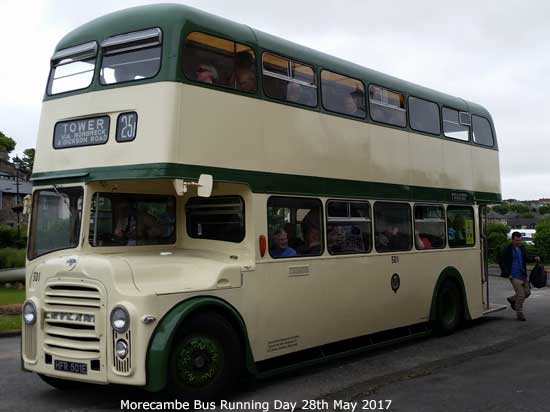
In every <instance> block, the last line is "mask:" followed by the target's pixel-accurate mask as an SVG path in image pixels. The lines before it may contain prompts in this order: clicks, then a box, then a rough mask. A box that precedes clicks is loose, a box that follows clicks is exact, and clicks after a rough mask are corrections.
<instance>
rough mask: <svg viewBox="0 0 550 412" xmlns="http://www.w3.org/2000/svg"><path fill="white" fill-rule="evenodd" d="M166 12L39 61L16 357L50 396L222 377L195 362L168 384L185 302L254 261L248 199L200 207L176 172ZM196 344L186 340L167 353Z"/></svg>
mask: <svg viewBox="0 0 550 412" xmlns="http://www.w3.org/2000/svg"><path fill="white" fill-rule="evenodd" d="M176 7H180V6H170V5H163V6H154V7H151V8H150V9H149V11H150V13H144V12H143V9H142V8H136V9H130V10H126V11H122V12H117V13H113V14H111V15H108V16H105V17H102V18H99V19H96V20H94V21H92V22H90V23H88V24H86V25H84V26H82V27H81V28H79V29H77V30H75V31H74V32H73V33H70V34H69V35H67V36H66V37H65V38H64V39H63V40H62V41H61V42H60V44H59V45H58V47H57V49H56V51H55V53H54V55H53V57H52V59H51V69H50V75H49V79H48V83H47V89H46V94H45V97H44V102H43V107H42V113H41V120H40V128H39V135H38V141H37V151H36V161H35V168H34V173H33V184H34V191H33V195H32V202H31V221H30V229H29V245H28V255H27V264H26V267H27V269H26V285H27V286H26V287H27V298H26V301H25V303H24V316H23V319H24V324H23V332H22V358H23V368H24V369H25V370H28V371H32V372H35V373H38V374H39V375H40V376H41V377H42V378H43V379H44V380H45V381H46V382H48V383H50V384H52V385H53V386H56V387H67V386H70V385H74V384H76V383H79V381H80V382H87V383H99V384H109V383H116V384H126V385H136V386H146V387H147V389H150V390H154V391H156V390H160V389H162V388H163V387H164V386H165V385H166V382H167V380H168V381H171V382H172V384H173V383H174V382H173V381H174V380H176V381H177V382H176V384H175V386H176V392H178V391H179V392H180V393H183V392H185V393H190V394H194V395H197V390H202V389H203V387H204V388H208V387H209V386H211V385H210V384H211V383H212V381H213V380H214V379H218V375H219V374H221V373H222V372H223V371H222V372H219V371H217V370H216V368H222V367H224V368H228V367H229V366H230V365H229V364H230V362H229V360H227V361H226V365H225V366H224V365H219V364H214V363H213V359H218V358H219V356H220V354H218V353H215V352H212V351H211V352H208V351H206V352H201V353H200V354H197V355H196V356H195V357H194V358H193V359H194V362H195V363H193V364H192V365H187V366H186V367H183V369H182V366H181V364H180V365H178V368H179V369H178V370H179V371H180V372H175V375H176V376H175V377H174V376H172V377H169V376H167V370H168V369H169V368H170V366H169V364H171V358H170V356H172V354H171V353H169V352H167V351H166V348H168V346H169V345H170V344H171V342H172V341H173V340H174V337H173V333H174V328H175V325H177V322H179V319H182V318H183V317H184V314H186V313H190V311H191V309H190V305H191V303H189V302H191V301H190V300H189V299H190V298H192V297H194V296H195V297H196V296H198V295H208V296H211V297H212V301H213V302H214V299H218V300H217V301H216V302H219V301H221V297H222V296H224V294H225V298H226V299H231V296H229V295H230V294H231V293H232V292H231V290H237V289H238V288H240V287H241V281H242V279H241V277H242V276H241V270H242V268H243V267H246V266H248V267H252V265H253V262H254V259H253V256H252V253H251V252H250V250H251V247H250V244H249V243H250V242H248V239H251V235H248V234H246V235H245V231H244V226H245V224H244V219H245V218H244V204H245V203H246V202H249V201H250V197H251V195H250V191H249V190H248V189H247V188H246V186H245V185H239V184H218V185H217V186H216V189H215V195H216V196H212V198H207V197H199V195H200V193H198V192H199V191H198V190H197V185H198V183H197V181H198V180H199V179H198V178H199V176H200V175H203V173H204V171H203V170H202V169H201V168H200V167H194V166H189V167H187V168H182V167H179V166H178V164H181V163H182V162H181V159H180V158H179V157H178V154H180V153H181V151H182V150H183V149H182V147H181V133H182V132H181V130H182V127H183V128H184V122H183V121H182V119H181V117H180V116H179V115H178V112H177V110H179V109H181V107H180V106H181V100H180V96H181V88H182V87H183V85H182V84H181V83H179V82H178V81H177V78H176V77H177V76H176V75H175V74H174V73H175V72H176V71H177V65H178V64H179V63H178V62H179V60H178V59H179V50H180V45H179V41H177V40H176V39H179V35H180V33H181V30H182V24H184V23H182V21H184V18H183V17H182V16H179V17H178V13H176V12H181V9H176ZM180 14H181V13H180ZM157 22H162V24H163V25H162V27H160V26H157V25H156V24H155V23H157ZM188 153H189V152H188ZM206 173H208V171H207V172H206ZM205 176H206V177H207V179H206V181H208V177H209V176H208V175H205ZM201 185H202V186H201V188H202V189H203V190H204V187H205V186H208V183H204V182H202V183H201ZM210 186H211V182H210ZM206 196H209V194H206ZM186 221H187V224H185V223H182V222H186ZM220 224H221V226H220ZM220 228H222V229H223V233H222V232H221V229H220ZM207 235H208V236H209V239H210V240H204V239H203V238H206V237H208V236H207ZM220 240H224V241H223V242H221V241H220ZM218 309H219V310H221V311H222V312H223V310H225V309H226V308H225V307H224V308H218ZM169 312H170V313H169ZM218 312H219V311H218ZM174 313H175V314H176V315H177V320H174V319H173V318H171V317H170V314H172V315H173V316H176V315H174ZM167 314H168V315H167ZM162 322H168V323H169V322H172V323H171V324H170V325H168V326H167V325H165V324H163V323H162ZM174 322H175V323H174ZM208 322H212V320H209V321H208ZM216 322H218V324H220V323H224V322H226V321H225V320H223V319H222V320H220V319H218V318H216V319H214V324H215V323H216ZM197 327H200V325H199V326H197ZM221 329H223V328H222V327H221V326H219V325H218V327H216V326H215V325H214V326H212V327H211V328H209V330H214V333H216V332H215V331H216V330H221ZM195 336H197V335H195ZM195 339H198V338H195ZM220 339H222V340H224V339H227V337H221V338H220ZM203 340H204V338H203ZM196 344H197V342H195V340H193V339H191V340H189V339H188V340H186V341H185V343H184V344H182V345H180V346H178V350H180V351H186V350H192V348H193V347H194V345H196ZM167 345H168V346H167ZM220 350H221V349H220ZM197 362H198V363H197ZM201 365H202V366H201ZM205 365H206V366H205ZM185 368H188V369H185ZM234 369H235V370H236V369H237V368H234ZM224 370H225V369H224ZM218 372H219V373H218ZM178 373H180V375H178ZM197 380H198V381H199V382H202V383H201V385H199V386H198V387H197V386H196V381H197ZM216 382H217V381H216ZM214 389H215V390H219V388H214ZM199 392H200V391H199ZM194 395H192V396H194ZM203 395H204V392H200V393H199V394H198V395H197V396H203Z"/></svg>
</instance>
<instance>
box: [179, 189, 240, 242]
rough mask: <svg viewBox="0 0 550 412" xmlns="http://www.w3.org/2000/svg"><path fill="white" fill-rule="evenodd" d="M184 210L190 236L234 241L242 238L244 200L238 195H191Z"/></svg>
mask: <svg viewBox="0 0 550 412" xmlns="http://www.w3.org/2000/svg"><path fill="white" fill-rule="evenodd" d="M185 212H186V216H187V234H188V235H189V236H190V237H192V238H195V239H210V240H222V241H226V242H235V243H239V242H242V241H243V239H244V236H245V230H244V229H245V226H244V202H243V200H242V198H241V197H239V196H212V197H209V198H203V197H192V198H191V199H189V201H188V202H187V206H186V208H185Z"/></svg>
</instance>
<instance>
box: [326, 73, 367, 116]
mask: <svg viewBox="0 0 550 412" xmlns="http://www.w3.org/2000/svg"><path fill="white" fill-rule="evenodd" d="M321 93H322V101H323V106H324V108H325V109H327V110H329V111H331V112H336V113H342V114H347V115H348V116H355V117H362V118H364V117H365V116H366V106H365V87H364V86H363V83H362V82H361V81H360V80H356V79H352V78H351V77H346V76H342V75H340V74H337V73H333V72H329V71H328V70H323V71H322V72H321Z"/></svg>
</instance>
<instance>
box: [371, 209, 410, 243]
mask: <svg viewBox="0 0 550 412" xmlns="http://www.w3.org/2000/svg"><path fill="white" fill-rule="evenodd" d="M378 203H381V204H400V205H407V206H408V208H409V235H410V236H409V241H410V244H409V248H408V249H399V250H386V251H379V250H378V248H377V247H376V222H377V220H378V219H376V212H375V207H376V205H377V204H378ZM372 214H373V216H372V217H373V219H374V226H373V229H374V230H373V237H374V242H373V243H374V249H375V250H376V253H401V252H410V251H412V250H414V236H413V230H414V228H413V216H412V208H411V204H410V203H408V202H399V201H396V202H391V201H387V200H378V201H375V202H374V204H373V206H372Z"/></svg>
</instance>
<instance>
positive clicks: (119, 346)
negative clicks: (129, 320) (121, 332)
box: [115, 339, 128, 359]
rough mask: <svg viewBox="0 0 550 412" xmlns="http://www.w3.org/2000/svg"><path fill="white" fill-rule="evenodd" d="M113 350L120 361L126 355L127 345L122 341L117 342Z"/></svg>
mask: <svg viewBox="0 0 550 412" xmlns="http://www.w3.org/2000/svg"><path fill="white" fill-rule="evenodd" d="M115 349H116V355H117V356H118V357H119V358H120V359H124V358H125V357H126V355H128V344H127V343H126V342H125V341H124V340H122V339H119V340H117V342H116V348H115Z"/></svg>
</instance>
